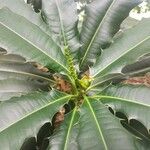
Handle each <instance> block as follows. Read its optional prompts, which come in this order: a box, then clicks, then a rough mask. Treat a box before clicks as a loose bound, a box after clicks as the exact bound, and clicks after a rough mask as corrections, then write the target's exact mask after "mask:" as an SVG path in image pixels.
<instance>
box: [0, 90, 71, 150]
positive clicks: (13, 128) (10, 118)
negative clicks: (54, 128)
mask: <svg viewBox="0 0 150 150" xmlns="http://www.w3.org/2000/svg"><path fill="white" fill-rule="evenodd" d="M70 98H71V95H66V94H63V93H60V92H57V91H51V92H50V93H38V92H37V93H36V92H35V93H33V94H28V95H25V96H21V97H19V98H12V99H10V100H9V101H5V102H3V103H1V104H0V141H1V142H0V147H3V149H4V150H8V149H13V150H18V149H20V148H21V145H22V144H23V142H24V140H25V139H26V138H30V137H34V136H36V135H37V133H38V131H39V129H40V127H41V126H42V125H43V124H44V123H46V122H51V121H52V117H53V116H54V114H55V113H56V112H57V111H58V110H59V108H60V107H61V106H63V105H64V104H65V103H66V102H67V101H68V100H69V99H70Z"/></svg>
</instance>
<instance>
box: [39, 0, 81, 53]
mask: <svg viewBox="0 0 150 150" xmlns="http://www.w3.org/2000/svg"><path fill="white" fill-rule="evenodd" d="M76 7H77V6H76V3H75V1H74V0H53V1H47V0H42V11H43V13H44V14H45V17H46V21H47V23H48V25H49V28H50V30H51V32H52V35H53V36H54V37H55V39H56V40H57V41H58V42H59V44H60V45H61V46H62V48H64V45H65V46H67V45H69V48H70V50H71V52H72V53H75V52H76V51H77V50H78V48H79V46H80V44H79V41H78V30H77V20H78V14H77V8H76ZM66 14H67V15H66Z"/></svg>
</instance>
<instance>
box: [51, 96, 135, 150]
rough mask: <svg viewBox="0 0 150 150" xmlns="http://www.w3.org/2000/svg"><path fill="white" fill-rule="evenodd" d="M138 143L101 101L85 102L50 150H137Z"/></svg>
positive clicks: (64, 125)
mask: <svg viewBox="0 0 150 150" xmlns="http://www.w3.org/2000/svg"><path fill="white" fill-rule="evenodd" d="M87 141H88V142H87ZM135 141H136V139H135V138H134V137H132V136H131V135H130V134H129V133H127V132H126V131H125V129H123V127H122V126H121V124H120V123H119V120H118V119H116V118H115V117H113V115H112V114H111V113H110V112H109V111H108V110H107V108H106V107H105V106H104V105H103V104H102V103H101V102H100V101H97V100H95V99H88V98H85V102H84V104H83V105H82V108H80V109H79V111H78V109H74V111H73V112H72V113H70V114H69V115H68V116H67V117H66V121H65V122H64V123H63V124H62V126H61V127H60V129H59V130H58V131H57V132H56V133H55V134H54V135H53V136H52V137H51V138H50V146H49V149H65V150H67V149H73V150H78V149H82V150H88V149H93V150H98V149H102V150H112V148H113V149H115V150H120V148H121V149H122V150H131V149H132V150H137V149H138V148H137V147H136V144H135ZM122 145H125V146H122Z"/></svg>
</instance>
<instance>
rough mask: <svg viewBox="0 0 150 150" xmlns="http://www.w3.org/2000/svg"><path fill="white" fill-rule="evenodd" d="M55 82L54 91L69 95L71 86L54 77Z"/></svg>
mask: <svg viewBox="0 0 150 150" xmlns="http://www.w3.org/2000/svg"><path fill="white" fill-rule="evenodd" d="M54 79H55V81H56V87H55V88H56V89H57V90H59V91H62V92H66V93H71V89H72V88H71V84H70V83H68V82H67V81H65V80H64V79H62V78H61V77H58V76H54Z"/></svg>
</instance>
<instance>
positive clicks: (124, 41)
mask: <svg viewBox="0 0 150 150" xmlns="http://www.w3.org/2000/svg"><path fill="white" fill-rule="evenodd" d="M149 26H150V19H144V20H142V21H141V23H139V24H138V25H137V26H136V27H134V28H132V29H130V30H128V31H126V32H125V33H124V34H123V35H122V36H120V37H119V38H117V39H116V41H114V43H113V44H112V45H111V47H109V48H108V49H106V50H104V51H103V52H102V55H101V56H100V57H99V59H98V60H97V62H96V64H95V65H94V67H93V68H91V75H92V76H93V77H98V76H101V75H105V74H108V73H121V70H122V68H123V67H124V66H125V65H128V64H131V63H133V62H134V61H136V60H138V58H139V57H140V56H141V55H144V54H146V53H149V51H150V48H149V47H150V29H149ZM143 28H144V30H143ZM131 41H132V42H131Z"/></svg>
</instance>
